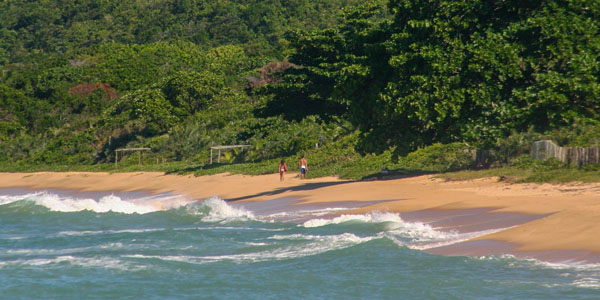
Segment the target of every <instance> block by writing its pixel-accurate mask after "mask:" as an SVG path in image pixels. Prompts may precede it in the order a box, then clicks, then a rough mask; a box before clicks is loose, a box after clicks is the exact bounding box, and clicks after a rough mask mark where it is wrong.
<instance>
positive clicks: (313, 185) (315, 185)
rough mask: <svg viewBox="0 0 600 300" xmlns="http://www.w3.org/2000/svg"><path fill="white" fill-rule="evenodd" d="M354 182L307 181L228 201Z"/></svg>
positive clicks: (232, 199)
mask: <svg viewBox="0 0 600 300" xmlns="http://www.w3.org/2000/svg"><path fill="white" fill-rule="evenodd" d="M352 182H356V181H354V180H349V181H330V182H310V183H305V184H302V185H297V186H290V187H285V188H278V189H275V190H272V191H267V192H262V193H256V194H253V195H246V196H242V197H237V198H231V199H227V201H240V200H245V199H250V198H254V197H261V196H273V195H278V194H281V193H285V192H288V191H293V192H297V191H311V190H316V189H320V188H324V187H329V186H334V185H341V184H347V183H352Z"/></svg>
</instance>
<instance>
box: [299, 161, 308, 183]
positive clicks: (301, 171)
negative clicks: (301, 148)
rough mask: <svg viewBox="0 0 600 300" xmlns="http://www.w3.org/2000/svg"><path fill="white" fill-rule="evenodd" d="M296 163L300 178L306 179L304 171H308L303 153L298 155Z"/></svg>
mask: <svg viewBox="0 0 600 300" xmlns="http://www.w3.org/2000/svg"><path fill="white" fill-rule="evenodd" d="M298 164H299V165H300V179H306V171H308V164H307V163H306V158H304V155H302V156H300V160H299V161H298Z"/></svg>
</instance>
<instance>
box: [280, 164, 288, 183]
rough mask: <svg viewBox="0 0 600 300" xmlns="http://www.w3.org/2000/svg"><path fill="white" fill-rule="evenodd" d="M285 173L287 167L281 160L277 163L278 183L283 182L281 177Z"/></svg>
mask: <svg viewBox="0 0 600 300" xmlns="http://www.w3.org/2000/svg"><path fill="white" fill-rule="evenodd" d="M285 172H287V166H286V165H285V161H283V159H282V160H281V162H279V181H283V175H284V174H285Z"/></svg>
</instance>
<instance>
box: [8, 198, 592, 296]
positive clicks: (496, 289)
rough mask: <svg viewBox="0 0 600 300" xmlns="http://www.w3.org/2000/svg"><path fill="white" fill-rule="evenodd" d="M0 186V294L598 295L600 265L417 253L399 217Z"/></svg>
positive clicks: (425, 230)
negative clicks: (26, 189)
mask: <svg viewBox="0 0 600 300" xmlns="http://www.w3.org/2000/svg"><path fill="white" fill-rule="evenodd" d="M286 201H287V200H285V199H283V200H281V201H279V202H277V201H274V202H270V203H269V202H266V203H262V204H252V203H241V202H240V203H237V202H236V203H231V202H225V201H223V200H221V199H218V198H210V199H206V200H189V199H184V198H182V197H178V196H176V195H155V196H145V195H143V194H141V193H130V194H118V195H116V194H114V195H113V194H101V193H95V194H74V193H67V192H60V191H25V190H16V189H0V299H600V266H598V265H569V264H548V263H543V262H539V261H535V260H519V259H516V258H513V257H510V256H501V257H449V256H437V255H432V254H428V253H426V252H424V251H423V250H422V249H427V248H428V247H432V246H434V245H445V244H451V243H453V242H456V241H460V240H464V239H466V238H468V237H469V236H465V235H461V234H457V233H452V232H445V233H444V232H439V231H436V230H435V229H433V228H431V227H430V226H428V225H427V224H423V223H407V222H404V221H403V220H402V218H401V217H402V216H401V215H399V214H392V213H377V212H373V213H370V214H366V215H342V216H340V217H337V218H327V217H326V214H328V213H331V212H336V211H341V210H343V209H344V205H346V206H348V205H349V204H344V205H341V206H338V207H336V206H332V207H326V206H313V207H303V206H293V207H292V206H290V203H288V202H286Z"/></svg>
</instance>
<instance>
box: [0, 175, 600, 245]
mask: <svg viewBox="0 0 600 300" xmlns="http://www.w3.org/2000/svg"><path fill="white" fill-rule="evenodd" d="M0 187H5V188H8V187H26V188H30V189H53V188H56V189H69V190H75V191H81V192H94V191H124V192H126V191H149V192H153V193H164V192H172V193H175V194H181V195H184V196H186V197H189V198H190V199H197V200H202V199H205V198H208V197H211V196H218V197H220V198H222V199H227V200H231V201H264V200H271V199H275V198H281V197H295V198H298V199H300V200H301V201H303V202H307V203H311V202H312V203H316V202H326V201H330V202H331V201H381V200H386V201H385V202H381V203H378V204H375V205H370V206H367V207H363V208H360V209H355V210H353V211H351V213H367V212H370V211H391V212H400V213H404V212H414V211H419V210H426V209H438V210H449V209H473V208H487V209H490V210H491V211H493V212H505V213H525V214H532V215H545V214H547V216H544V217H542V218H538V219H535V220H533V221H530V222H526V223H524V224H520V225H518V226H515V227H512V228H509V229H506V230H503V231H500V232H496V233H493V234H489V235H485V236H481V237H478V238H476V239H475V240H496V241H500V242H508V243H512V244H515V245H517V248H516V251H540V250H586V251H591V252H593V253H596V254H600V238H598V234H599V233H600V222H598V221H599V220H600V184H599V183H593V184H562V185H554V184H510V183H506V182H502V181H499V180H498V179H497V178H485V179H477V180H469V181H443V180H441V179H436V178H434V177H432V176H428V175H425V176H418V177H410V178H402V179H391V180H376V181H350V180H340V179H338V178H335V177H323V178H316V179H306V180H300V179H299V178H298V176H297V174H296V173H288V174H287V175H286V179H285V181H284V182H280V181H279V174H269V175H260V176H248V175H232V174H217V175H210V176H200V177H195V176H193V175H166V174H164V173H161V172H131V173H103V172H37V173H0Z"/></svg>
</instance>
